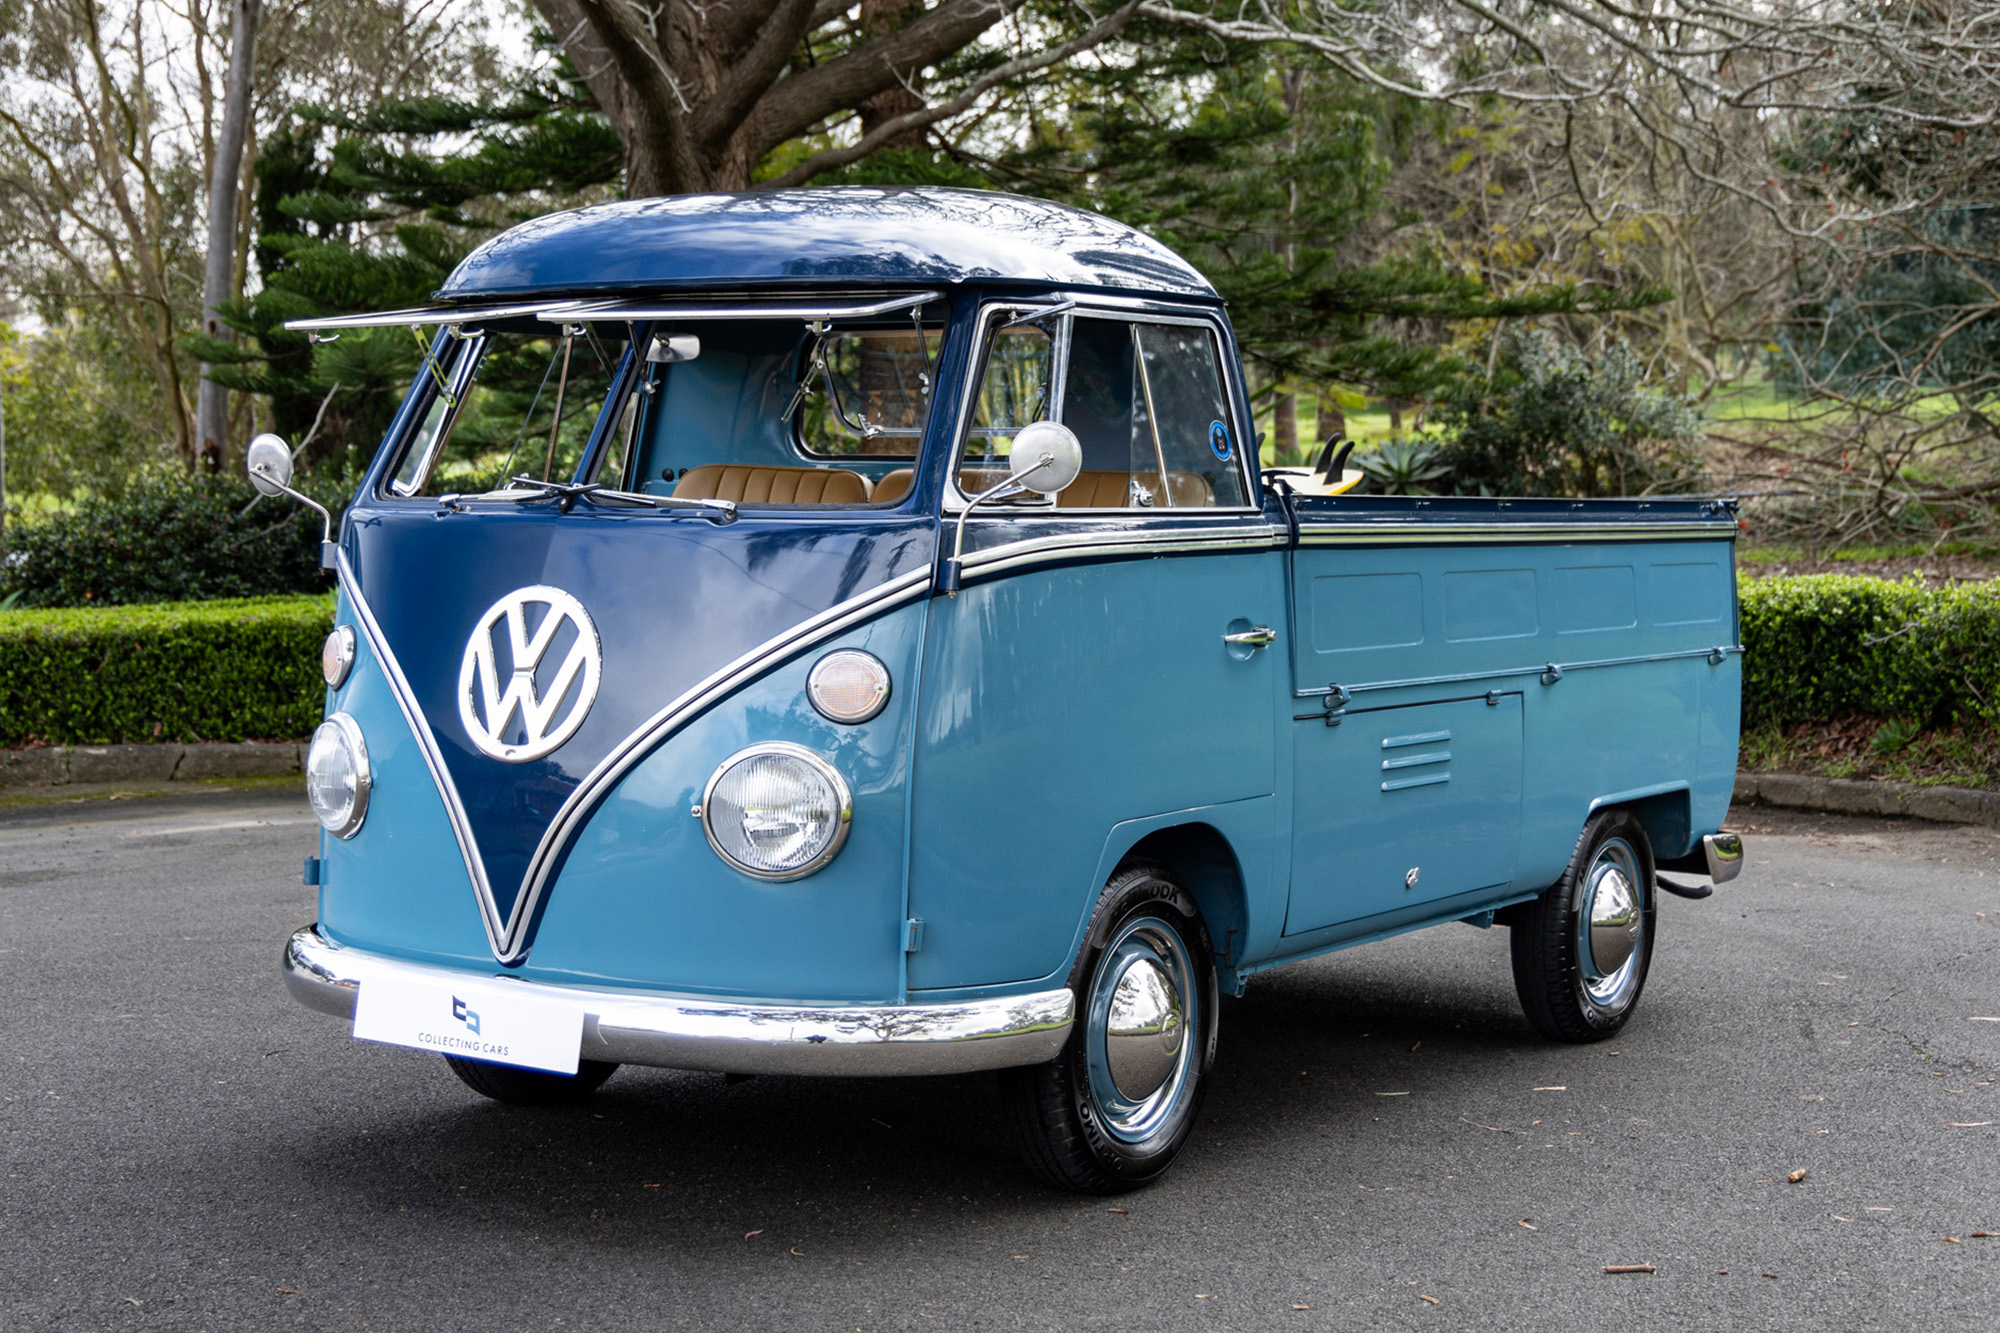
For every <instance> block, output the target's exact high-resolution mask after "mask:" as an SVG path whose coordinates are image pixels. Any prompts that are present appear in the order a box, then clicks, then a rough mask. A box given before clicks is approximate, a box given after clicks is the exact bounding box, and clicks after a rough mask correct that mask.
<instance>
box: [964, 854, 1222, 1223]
mask: <svg viewBox="0 0 2000 1333" xmlns="http://www.w3.org/2000/svg"><path fill="white" fill-rule="evenodd" d="M1070 990H1071V991H1072V992H1073V993H1074V994H1075V995H1076V997H1077V1016H1076V1026H1075V1027H1074V1028H1073V1029H1072V1030H1071V1032H1070V1038H1069V1042H1068V1044H1067V1045H1066V1046H1065V1047H1064V1048H1063V1053H1062V1054H1061V1055H1059V1056H1057V1057H1056V1058H1055V1059H1054V1060H1052V1061H1050V1062H1049V1063H1047V1064H1042V1065H1034V1066H1031V1067H1029V1068H1026V1069H1010V1070H1006V1071H1004V1072H1003V1076H1002V1077H1003V1088H1004V1091H1005V1095H1006V1099H1007V1104H1008V1107H1009V1109H1010V1111H1011V1112H1012V1120H1013V1124H1014V1128H1015V1130H1016V1133H1017V1136H1018V1138H1019V1141H1020V1145H1021V1151H1022V1155H1023V1156H1024V1157H1026V1158H1027V1161H1028V1164H1029V1166H1031V1167H1032V1168H1033V1169H1034V1170H1035V1172H1036V1174H1038V1175H1040V1176H1041V1177H1042V1178H1043V1179H1044V1180H1046V1181H1048V1182H1049V1183H1050V1184H1051V1185H1055V1186H1057V1187H1058V1188H1061V1189H1071V1190H1078V1191H1081V1192H1083V1193H1086V1194H1118V1193H1122V1192H1124V1191H1126V1190H1130V1189H1136V1188H1137V1187H1138V1186H1140V1185H1144V1184H1146V1183H1147V1182H1148V1181H1151V1180H1154V1179H1157V1178H1158V1177H1159V1176H1160V1175H1161V1174H1163V1173H1164V1172H1165V1171H1166V1169H1167V1168H1168V1167H1169V1166H1171V1165H1172V1164H1173V1161H1174V1158H1175V1157H1176V1156H1178V1155H1179V1153H1180V1150H1181V1147H1182V1146H1183V1145H1184V1144H1185V1143H1186V1142H1187V1139H1188V1135H1189V1134H1191V1133H1192V1132H1193V1130H1194V1125H1195V1117H1196V1112H1197V1111H1198V1110H1199V1109H1200V1106H1201V1098H1202V1094H1203V1092H1204V1091H1205V1090H1206V1088H1207V1083H1208V1073H1209V1066H1210V1065H1211V1063H1212V1062H1213V1061H1214V1058H1215V1031H1216V986H1215V960H1214V956H1213V952H1212V950H1211V949H1210V946H1209V942H1208V934H1207V932H1206V931H1205V930H1204V929H1203V928H1202V924H1201V917H1200V914H1199V912H1198V911H1197V910H1196V908H1195V905H1194V900H1193V898H1192V897H1191V896H1190V895H1189V894H1188V892H1187V890H1186V888H1184V887H1183V886H1182V885H1181V883H1180V881H1179V880H1177V879H1175V878H1174V877H1173V876H1172V875H1170V874H1168V873H1167V872H1165V871H1163V870H1160V869H1158V868H1156V867H1153V866H1138V867H1134V868H1131V869H1128V870H1124V871H1121V872H1120V873H1119V874H1117V875H1115V876H1113V877H1112V880H1111V883H1110V884H1109V885H1108V886H1107V887H1106V888H1105V890H1104V894H1103V896H1102V897H1100V898H1099V899H1098V904H1097V909H1096V911H1095V912H1093V913H1092V916H1091V923H1090V929H1089V930H1088V931H1087V932H1086V933H1085V936H1084V947H1083V950H1082V951H1081V955H1080V956H1079V957H1078V959H1077V963H1076V967H1075V969H1074V970H1073V971H1072V972H1071V974H1070Z"/></svg>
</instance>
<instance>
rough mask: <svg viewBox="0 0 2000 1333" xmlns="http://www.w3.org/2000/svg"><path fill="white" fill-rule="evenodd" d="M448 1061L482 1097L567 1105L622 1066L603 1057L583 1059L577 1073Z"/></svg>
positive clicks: (451, 1057) (509, 1102) (517, 1103)
mask: <svg viewBox="0 0 2000 1333" xmlns="http://www.w3.org/2000/svg"><path fill="white" fill-rule="evenodd" d="M444 1062H445V1063H446V1064H448V1065H450V1066H451V1072H452V1073H454V1074H456V1075H458V1078H459V1081H460V1082H461V1083H463V1084H465V1086H466V1087H468V1088H471V1089H472V1090H473V1091H474V1092H476V1093H478V1094H479V1095H480V1096H482V1097H491V1098H492V1099H493V1100H494V1101H496V1102H505V1103H506V1104H507V1105H509V1106H567V1105H569V1104H570V1103H571V1102H580V1101H582V1100H583V1099H584V1098H585V1097H588V1096H589V1095H590V1094H591V1093H593V1092H596V1091H597V1090H598V1089H599V1088H601V1087H603V1086H604V1080H605V1079H607V1078H610V1077H611V1076H612V1075H613V1074H615V1073H617V1072H618V1066H617V1065H615V1064H611V1063H609V1062H607V1061H603V1060H579V1061H577V1065H576V1073H574V1074H548V1073H544V1072H542V1071H541V1070H539V1069H521V1068H518V1067H517V1066H514V1065H494V1064H488V1063H486V1062H485V1061H484V1060H464V1059H461V1058H459V1057H458V1056H456V1055H447V1056H446V1057H445V1058H444Z"/></svg>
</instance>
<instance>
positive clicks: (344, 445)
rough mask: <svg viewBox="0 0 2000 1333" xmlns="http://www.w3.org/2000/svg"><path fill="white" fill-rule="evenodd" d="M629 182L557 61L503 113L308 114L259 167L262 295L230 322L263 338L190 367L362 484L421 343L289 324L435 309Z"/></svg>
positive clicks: (393, 332)
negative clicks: (457, 270)
mask: <svg viewBox="0 0 2000 1333" xmlns="http://www.w3.org/2000/svg"><path fill="white" fill-rule="evenodd" d="M539 38H540V40H541V43H542V45H543V46H544V48H547V47H548V46H550V45H551V43H550V42H549V41H548V38H547V34H546V33H542V34H539ZM620 171H621V150H620V147H619V143H618V136H617V134H616V133H615V132H614V131H613V130H612V129H611V127H610V124H609V122H608V121H607V120H606V119H605V117H604V116H603V115H602V114H601V113H600V112H599V111H598V109H597V108H596V106H595V104H594V103H593V102H592V101H591V98H590V94H589V92H588V90H587V89H586V88H585V87H584V86H583V83H582V80H581V79H579V78H578V77H577V75H576V72H575V70H574V69H573V68H571V67H570V66H569V65H568V63H567V62H566V61H563V60H560V59H557V60H554V61H553V62H552V64H551V65H550V67H549V69H548V70H547V72H546V73H544V74H542V75H541V76H540V77H537V78H533V79H531V80H529V81H527V82H524V83H523V84H522V85H521V86H520V87H518V88H516V89H515V90H514V93H513V95H512V96H511V97H510V98H508V99H507V100H506V101H504V102H498V103H492V104H479V103H469V102H462V101H457V100H453V99H450V98H442V97H431V98H425V99H422V100H420V101H414V102H394V101H391V102H383V103H380V104H378V105H377V106H375V107H374V108H372V109H371V110H370V111H368V112H367V113H366V114H365V115H362V116H358V117H346V116H340V115H336V114H334V113H332V112H329V111H327V110H325V109H324V108H319V107H313V106H304V107H300V108H298V109H297V110H296V111H295V113H294V115H293V117H292V119H291V121H290V123H289V124H287V125H286V126H285V128H284V129H283V131H281V132H280V133H278V134H276V135H273V136H272V137H271V138H270V139H269V140H268V141H267V142H266V144H265V147H264V149H263V151H262V152H261V153H260V154H259V156H258V160H257V180H258V190H257V198H256V223H257V238H256V246H255V258H256V265H257V270H258V273H259V274H260V276H261V278H262V286H261V289H260V290H259V291H257V293H256V294H255V295H253V296H251V297H249V298H248V299H246V300H244V301H241V302H238V303H235V304H234V305H233V306H230V307H228V308H227V309H225V311H224V312H223V313H224V319H225V322H227V323H228V324H229V325H230V326H231V327H233V328H235V329H237V330H238V331H240V332H242V333H244V334H247V335H249V337H248V339H247V341H246V342H245V343H244V344H242V345H240V346H232V345H230V344H226V343H221V342H219V341H214V340H207V339H196V340H192V341H191V342H190V344H189V351H190V353H191V354H193V355H196V356H198V357H200V358H202V359H204V360H207V361H210V362H212V363H214V364H216V365H217V367H218V368H217V369H216V370H215V371H214V372H212V374H213V378H215V379H217V380H219V381H220V382H223V383H226V384H227V385H228V386H229V387H230V388H232V389H238V390H241V391H243V392H247V393H253V394H258V395H261V396H263V397H265V398H266V399H268V401H269V404H270V413H271V421H272V426H273V428H274V429H275V430H276V431H277V432H278V433H279V434H281V435H283V436H285V438H287V439H289V440H291V441H293V442H294V443H295V444H297V443H299V442H301V441H304V440H306V439H307V437H308V436H310V437H311V443H310V445H309V446H308V447H307V449H306V451H305V453H304V454H303V455H302V457H301V462H302V463H303V464H305V465H307V466H309V467H313V468H315V469H317V470H321V471H327V470H331V471H333V472H335V473H339V474H347V473H351V472H353V471H355V470H358V468H359V467H360V466H361V465H362V464H364V463H365V462H366V451H367V450H369V449H371V448H372V447H373V445H374V443H375V441H376V440H378V439H379V438H380V437H381V434H382V432H383V430H384V429H386V427H387V425H388V422H389V418H390V417H391V416H392V415H393V414H394V412H395V408H396V404H397V401H398V400H399V398H400V397H401V391H402V389H403V388H404V387H405V386H406V385H408V383H409V381H410V378H411V376H412V375H413V374H414V373H415V371H416V368H417V366H418V364H419V359H420V344H419V343H418V341H417V340H416V339H414V338H413V337H412V336H411V333H410V331H409V330H407V329H377V330H356V331H351V332H347V333H344V334H342V335H341V336H340V337H339V338H338V339H337V340H328V341H322V342H318V343H314V342H312V341H311V340H310V339H308V338H307V337H306V336H305V335H304V334H299V333H290V332H287V331H286V330H285V329H284V327H283V325H284V322H285V321H286V320H290V319H299V318H303V317H306V316H310V315H321V314H337V313H344V312H347V311H355V310H382V309H396V308H399V307H405V306H413V305H421V304H423V303H424V301H425V300H426V299H427V298H428V297H429V296H430V294H431V293H432V292H433V291H435V290H436V289H437V288H438V287H439V286H440V285H442V284H443V282H444V280H445V278H446V277H447V275H449V274H450V272H451V270H452V268H453V267H454V266H456V265H457V263H458V261H459V260H461V259H462V258H464V257H465V255H466V254H468V253H469V252H470V251H471V250H472V249H474V248H475V247H476V246H478V245H479V244H480V243H481V242H482V241H485V240H487V239H488V238H490V237H492V236H494V235H496V234H498V233H499V232H500V231H503V230H505V229H506V228H508V227H511V226H513V225H514V224H515V223H517V222H521V221H524V220H526V219H528V218H531V217H536V216H539V215H541V214H544V213H547V212H551V211H554V210H556V209H560V208H567V207H571V206H573V205H574V204H577V203H583V202H590V201H592V200H593V199H597V198H603V197H608V196H610V195H611V194H613V193H615V187H616V184H617V182H618V180H619V175H620ZM315 428H316V429H315Z"/></svg>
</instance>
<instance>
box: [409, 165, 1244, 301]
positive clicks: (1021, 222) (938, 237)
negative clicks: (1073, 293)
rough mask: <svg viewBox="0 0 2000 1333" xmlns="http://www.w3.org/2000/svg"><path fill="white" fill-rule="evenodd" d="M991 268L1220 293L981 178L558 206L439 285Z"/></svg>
mask: <svg viewBox="0 0 2000 1333" xmlns="http://www.w3.org/2000/svg"><path fill="white" fill-rule="evenodd" d="M984 281H995V282H1023V283H1036V284H1050V285H1056V286H1062V287H1098V288H1109V289H1112V290H1115V291H1122V292H1134V293H1139V292H1145V293H1153V294H1158V295H1166V296H1181V297H1187V296H1192V297H1205V298H1208V299H1211V300H1212V299H1215V289H1214V288H1212V287H1210V286H1209V285H1208V281H1207V279H1205V278H1203V277H1202V276H1201V274H1199V273H1197V272H1196V271H1195V270H1194V268H1193V267H1192V266H1191V265H1189V264H1188V262H1187V261H1186V260H1184V259H1182V258H1181V257H1180V256H1179V255H1176V254H1175V253H1174V252H1173V251H1171V250H1169V249H1167V247H1166V246H1164V245H1161V244H1160V243H1159V242H1158V241H1156V240H1154V239H1153V238H1152V237H1150V236H1147V235H1145V234H1144V233H1142V232H1138V231H1134V230H1133V229H1132V228H1130V227H1127V226H1125V225H1124V224H1123V223H1118V222H1113V221H1111V220H1110V219H1109V218H1105V217H1100V216H1098V215H1097V214H1095V213H1085V212H1082V211H1081V210H1078V209H1074V208H1065V207H1064V206H1062V205H1061V204H1052V203H1048V202H1046V201H1044V200H1040V199H1025V198H1021V197H1019V196H1016V195H1009V194H993V193H988V192H986V191H983V190H944V189H929V188H911V189H877V188H870V187H865V186H842V187H838V188H831V189H818V190H771V191H763V192H756V191H753V192H749V193H744V194H694V195H678V196H674V197H671V198H665V199H629V200H625V201H624V202H622V203H615V204H598V205H596V206H594V207H591V208H579V209H576V210H574V211H573V212H568V213H552V214H550V215H549V216H547V217H541V218H536V219H534V220H533V221H530V222H524V223H522V224H521V225H520V226H518V227H516V228H514V229H513V230H512V231H509V232H506V233H505V234H503V235H501V236H497V237H495V238H494V239H493V240H490V241H488V242H487V243H486V244H485V245H482V246H480V247H479V248H478V249H477V250H475V251H473V252H472V253H471V254H470V255H468V256H467V257H466V259H465V261H464V262H463V263H461V264H460V265H459V266H458V267H457V268H456V269H454V270H453V271H452V274H451V276H450V277H449V278H447V279H446V280H445V284H444V286H443V287H442V288H440V289H439V291H438V296H439V298H440V299H443V300H459V299H468V298H474V297H489V296H523V295H527V294H530V293H536V294H539V293H552V294H566V293H571V292H578V293H582V292H602V291H632V290H641V289H645V288H660V287H683V288H684V287H694V286H735V285H739V284H765V283H784V284H789V285H794V286H807V287H820V288H823V287H835V286H856V287H864V286H865V287H875V288H879V287H883V286H887V285H898V286H900V285H904V284H918V285H924V284H931V283H937V284H947V283H960V282H984Z"/></svg>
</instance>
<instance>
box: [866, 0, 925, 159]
mask: <svg viewBox="0 0 2000 1333" xmlns="http://www.w3.org/2000/svg"><path fill="white" fill-rule="evenodd" d="M916 3H917V0H861V26H862V28H863V29H864V30H865V31H868V32H871V33H874V34H876V35H877V36H880V35H881V34H883V33H886V32H889V31H890V30H892V29H895V28H899V27H901V26H902V25H903V21H904V20H905V19H906V18H908V17H909V14H910V11H911V10H912V9H914V8H915V7H916ZM910 81H911V83H915V82H916V76H915V75H914V74H913V75H911V76H910ZM923 104H924V99H923V98H921V97H919V96H918V95H917V94H916V92H915V91H914V89H912V88H910V87H907V86H905V85H902V84H898V85H897V86H896V87H894V88H890V89H887V90H885V91H883V92H879V93H876V94H875V95H874V96H873V97H870V98H868V99H867V100H865V101H863V102H862V103H861V108H860V110H861V133H862V134H863V135H867V134H871V133H873V132H874V130H875V127H876V126H878V125H881V124H883V123H885V122H887V121H891V120H894V119H895V118H896V117H898V116H904V115H908V114H909V113H910V112H912V111H915V110H916V109H917V108H918V107H921V106H922V105H923ZM882 146H883V147H884V148H922V147H923V146H924V132H923V131H922V130H921V129H909V130H904V131H903V132H902V133H900V134H892V135H890V136H889V137H888V138H887V139H886V140H884V141H883V143H882Z"/></svg>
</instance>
